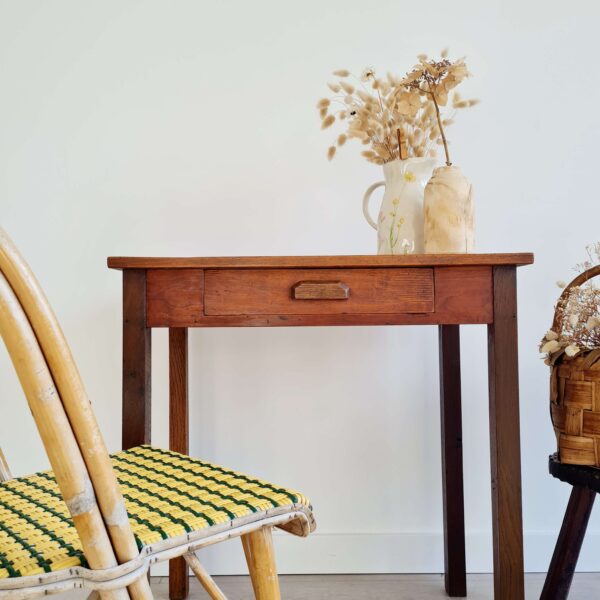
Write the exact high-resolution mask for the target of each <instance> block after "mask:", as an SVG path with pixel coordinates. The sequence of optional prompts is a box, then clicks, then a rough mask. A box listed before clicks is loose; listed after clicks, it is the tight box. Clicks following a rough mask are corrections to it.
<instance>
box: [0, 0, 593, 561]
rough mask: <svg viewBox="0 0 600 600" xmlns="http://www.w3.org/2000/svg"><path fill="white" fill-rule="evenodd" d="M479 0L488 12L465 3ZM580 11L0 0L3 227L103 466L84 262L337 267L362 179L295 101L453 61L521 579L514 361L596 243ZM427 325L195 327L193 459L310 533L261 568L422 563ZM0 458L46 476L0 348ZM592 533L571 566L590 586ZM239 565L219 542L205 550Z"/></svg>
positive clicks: (104, 393) (527, 398)
mask: <svg viewBox="0 0 600 600" xmlns="http://www.w3.org/2000/svg"><path fill="white" fill-rule="evenodd" d="M486 4H487V5H486ZM599 17H600V8H599V5H598V4H597V3H596V2H592V1H591V0H589V1H587V2H585V1H573V2H570V3H568V5H565V4H564V3H563V2H558V1H555V0H552V1H548V0H536V1H529V2H523V1H516V0H504V1H503V2H497V3H483V2H480V1H471V0H456V1H455V2H452V3H450V2H445V1H441V0H429V1H428V2H410V3H409V2H388V1H379V2H365V1H364V0H361V1H357V0H344V1H343V2H342V1H338V0H335V1H330V2H326V3H325V2H317V1H314V0H303V2H291V1H285V2H282V1H276V0H255V1H253V2H245V1H242V0H238V1H235V2H233V1H232V2H225V1H222V2H217V1H214V0H213V1H208V0H204V1H195V2H194V1H192V0H180V1H178V2H168V1H166V0H163V1H145V2H142V1H137V2H134V1H131V0H128V1H123V0H104V1H102V2H100V1H97V2H96V1H87V2H80V1H77V0H54V1H53V2H43V1H41V0H38V1H23V2H16V1H14V0H13V1H10V0H2V1H0V86H1V93H0V208H1V215H2V225H3V226H4V227H5V228H6V229H7V230H8V231H9V232H10V234H11V235H12V236H13V238H14V239H15V241H16V242H17V244H18V245H19V246H20V247H21V248H22V250H23V252H24V253H25V254H26V256H27V257H28V258H29V260H30V262H31V264H32V266H33V268H34V269H35V271H36V272H37V273H38V274H39V277H40V279H41V281H42V283H43V285H44V286H45V287H46V290H47V293H48V295H49V297H50V298H51V300H52V301H53V303H54V306H55V308H56V311H57V312H58V315H59V317H60V318H61V319H62V322H63V324H64V327H65V329H66V333H67V335H68V338H69V339H70V341H71V343H72V345H73V349H74V352H75V354H76V356H77V357H78V359H79V364H80V367H81V370H82V372H83V375H84V377H85V380H86V382H87V385H88V388H89V392H90V395H91V397H92V398H93V400H94V404H95V407H96V410H97V413H98V416H99V419H100V421H101V425H102V427H103V429H104V431H105V433H106V437H107V441H108V444H109V446H110V448H111V449H112V450H116V449H118V448H119V443H120V370H119V369H120V353H121V351H120V343H121V334H120V294H121V279H120V274H119V273H117V272H114V271H109V270H107V268H106V265H105V259H106V257H107V256H108V255H116V254H121V255H182V256H185V255H197V256H201V255H256V254H344V253H348V254H360V253H371V252H373V251H374V250H375V239H374V232H373V231H372V230H371V229H370V228H369V227H368V225H367V224H366V223H365V222H364V221H363V217H362V214H361V209H360V199H361V196H362V193H363V190H364V189H365V188H366V187H367V186H368V185H369V184H371V183H372V182H373V181H375V180H377V179H379V178H380V172H379V168H378V167H375V166H373V165H369V164H367V163H365V162H363V160H362V159H361V158H360V157H359V155H358V153H359V150H360V148H358V147H347V148H344V149H343V150H344V151H343V152H341V153H340V155H339V157H337V158H336V160H335V161H334V162H333V163H331V164H328V163H327V161H326V160H325V151H326V147H327V145H328V144H329V142H330V138H331V136H330V135H329V132H326V133H323V132H321V131H320V130H319V122H318V119H317V115H316V111H315V109H314V105H315V102H316V100H317V99H318V98H319V97H321V96H322V95H323V94H324V92H325V87H324V86H325V82H326V81H327V80H328V77H329V72H330V71H331V70H333V69H335V68H342V67H346V68H350V69H352V70H354V71H356V72H360V71H361V70H362V68H363V67H364V66H366V65H372V66H375V67H377V68H378V69H380V70H381V71H382V72H385V71H386V70H388V69H389V70H394V71H396V72H403V71H404V70H406V69H408V68H409V67H410V66H411V65H412V61H413V57H414V56H415V55H416V54H417V53H419V52H429V53H435V52H437V51H439V50H440V49H441V48H442V47H444V46H450V48H451V50H452V51H453V53H454V55H463V54H465V55H467V56H468V62H469V65H470V67H471V70H472V72H473V73H474V78H473V79H472V80H470V81H469V82H468V83H467V85H466V86H465V92H466V93H467V95H472V96H476V97H479V98H481V100H482V104H481V105H480V106H478V107H477V108H475V109H472V110H471V111H469V112H464V113H462V114H460V115H459V123H458V124H457V125H456V126H455V127H454V129H453V130H452V131H451V132H450V137H451V139H452V141H453V142H454V143H453V146H452V148H453V155H454V161H455V163H456V164H458V165H460V166H461V167H462V168H463V170H464V172H465V173H467V174H468V175H469V176H470V178H471V179H472V180H473V182H474V185H475V187H476V190H477V210H478V238H479V247H480V249H481V250H482V251H534V252H535V253H536V264H535V266H533V267H528V268H524V269H522V270H521V271H520V274H519V286H520V289H519V300H520V332H521V339H520V343H521V346H520V352H521V354H520V357H521V390H522V412H521V414H522V446H523V493H524V520H525V530H526V532H525V539H526V566H527V568H528V569H529V570H544V569H545V568H546V566H547V563H548V559H549V555H550V552H551V549H552V546H553V543H554V539H555V534H556V532H557V529H558V526H559V523H560V520H561V518H562V511H563V508H564V505H565V501H566V497H567V492H568V490H567V486H565V485H562V484H560V483H557V482H555V481H554V480H552V479H551V478H550V477H549V476H548V475H547V473H546V458H547V455H548V453H549V452H551V451H552V450H553V448H554V439H553V434H552V431H551V426H550V421H549V418H548V408H547V401H548V399H547V375H548V374H547V370H546V368H545V367H544V366H543V364H542V363H541V361H540V359H539V357H538V354H537V349H536V344H537V341H538V338H539V337H540V336H541V334H542V333H543V332H544V331H545V329H546V328H547V326H548V324H549V322H550V318H551V309H552V304H553V301H554V299H555V297H556V295H557V289H556V288H555V286H554V282H555V280H556V279H559V278H562V279H568V278H569V275H570V268H571V266H572V265H573V264H574V263H575V262H577V261H578V260H580V259H581V258H582V253H583V247H584V245H585V244H586V243H589V242H592V241H595V240H596V239H597V238H598V217H599V216H600V209H599V208H598V199H597V195H596V193H595V191H594V190H595V189H596V188H597V140H598V130H599V129H598V126H599V125H600V123H599V117H598V111H597V104H598V99H599V95H600V84H599V83H598V78H597V77H596V73H595V71H596V67H595V60H596V57H597V55H598V50H599V43H598V35H597V23H598V18H599ZM462 341H463V359H464V445H465V495H466V511H467V517H466V519H467V530H468V551H469V554H468V567H469V569H470V570H483V571H487V570H490V567H491V542H490V492H489V475H488V473H489V451H488V441H487V440H488V438H487V396H486V394H487V390H486V359H485V348H486V343H485V329H484V328H483V327H465V328H464V332H463V336H462ZM153 343H154V361H155V362H154V364H155V379H154V392H155V398H154V399H155V411H154V431H153V435H154V441H155V442H156V443H157V444H166V440H167V427H166V393H167V382H166V333H165V332H164V331H162V330H161V331H158V332H157V333H155V335H154V340H153ZM436 369H437V340H436V330H435V328H408V327H406V328H387V329H385V328H377V327H374V328H363V329H361V328H356V329H351V328H337V329H333V328H331V329H328V328H317V329H273V330H260V329H254V330H252V329H246V330H211V331H194V332H193V333H192V335H191V370H192V376H191V404H192V407H191V422H192V440H191V449H192V453H193V454H196V455H199V456H202V457H204V458H206V459H210V460H214V461H218V462H222V463H225V464H229V465H232V466H235V467H237V468H239V469H247V470H249V471H251V472H253V473H256V474H257V475H260V476H262V477H266V478H272V479H273V480H275V481H279V482H282V483H285V484H289V485H292V486H296V487H298V488H300V489H302V490H303V491H305V492H306V493H307V494H309V495H310V496H311V497H312V498H313V500H314V503H315V507H316V514H317V517H318V520H319V529H318V533H317V534H316V535H315V536H314V537H313V538H312V539H310V540H307V541H304V540H297V539H293V538H289V537H286V538H285V539H284V538H280V539H279V541H278V544H279V546H280V560H279V562H280V565H281V567H282V570H283V571H300V572H319V571H325V572H326V571H334V572H340V571H357V572H369V571H374V572H377V571H381V572H386V571H440V570H441V569H442V566H443V561H442V553H441V547H442V542H441V521H442V515H441V490H440V457H439V455H440V448H439V441H438V439H437V436H438V429H439V416H438V412H439V408H438V398H437V393H438V384H437V377H436V376H435V375H432V374H435V373H436ZM0 373H1V379H0V402H1V414H2V417H1V418H0V442H1V444H2V446H3V447H5V449H6V453H7V455H8V458H9V460H10V462H12V464H13V467H14V470H15V472H16V473H18V474H24V473H27V472H31V471H33V470H34V469H40V468H42V467H44V466H45V465H46V461H45V458H44V457H43V453H42V450H41V446H40V444H39V443H38V441H37V438H36V433H35V431H34V427H33V425H32V423H31V419H30V416H29V414H28V412H27V409H26V407H25V402H24V399H23V397H22V394H21V392H20V390H19V388H18V386H17V383H16V379H15V378H14V377H13V374H12V371H11V367H10V364H9V362H8V358H7V357H6V355H5V353H2V354H1V355H0ZM599 518H600V517H599V516H598V515H596V517H594V518H593V520H592V523H591V530H590V533H591V535H590V536H589V539H588V541H587V542H586V544H587V545H586V548H585V550H584V553H583V555H582V560H581V568H583V569H597V568H598V563H597V560H595V558H594V555H595V554H596V555H597V552H598V550H600V520H599ZM209 554H210V558H209V565H210V566H211V568H213V569H214V570H215V571H218V572H232V571H236V570H238V569H240V568H241V561H242V559H241V553H240V552H239V550H238V548H237V545H236V546H235V547H234V548H231V549H225V550H211V551H210V553H209Z"/></svg>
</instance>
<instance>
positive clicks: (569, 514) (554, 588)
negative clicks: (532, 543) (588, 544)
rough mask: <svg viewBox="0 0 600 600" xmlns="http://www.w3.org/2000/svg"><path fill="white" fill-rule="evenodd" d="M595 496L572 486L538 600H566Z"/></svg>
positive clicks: (588, 490) (590, 491) (586, 490)
mask: <svg viewBox="0 0 600 600" xmlns="http://www.w3.org/2000/svg"><path fill="white" fill-rule="evenodd" d="M595 498H596V492H594V491H592V490H590V489H588V488H585V487H579V486H573V490H572V491H571V497H570V498H569V504H568V505H567V511H566V513H565V518H564V520H563V524H562V527H561V528H560V533H559V534H558V540H557V541H556V547H555V548H554V554H553V555H552V560H551V561H550V568H549V569H548V574H547V575H546V581H545V583H544V589H543V590H542V594H541V596H540V600H566V598H567V596H568V595H569V589H570V587H571V582H572V581H573V574H574V573H575V567H576V566H577V559H578V558H579V551H580V550H581V545H582V543H583V538H584V537H585V530H586V529H587V524H588V520H589V518H590V514H591V512H592V507H593V506H594V500H595Z"/></svg>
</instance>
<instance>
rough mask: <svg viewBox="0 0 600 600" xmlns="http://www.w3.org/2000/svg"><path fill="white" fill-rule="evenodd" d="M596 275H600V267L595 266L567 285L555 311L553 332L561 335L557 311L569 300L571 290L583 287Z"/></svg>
mask: <svg viewBox="0 0 600 600" xmlns="http://www.w3.org/2000/svg"><path fill="white" fill-rule="evenodd" d="M596 275H600V265H595V266H593V267H591V268H589V269H588V270H587V271H584V272H583V273H580V274H579V275H577V277H575V279H573V281H571V283H569V285H567V286H566V287H565V289H564V290H563V292H562V294H561V295H560V297H559V299H558V302H557V303H556V308H555V309H554V320H553V321H552V330H553V331H556V333H559V330H558V326H559V322H558V311H557V309H558V307H559V306H560V305H561V304H562V301H563V300H566V299H567V296H568V294H569V292H570V291H571V289H572V288H574V287H578V286H580V285H583V284H584V283H585V282H586V281H589V280H590V279H592V278H593V277H596ZM560 325H561V329H562V323H560Z"/></svg>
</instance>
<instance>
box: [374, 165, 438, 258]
mask: <svg viewBox="0 0 600 600" xmlns="http://www.w3.org/2000/svg"><path fill="white" fill-rule="evenodd" d="M436 164H437V159H435V158H407V159H405V160H393V161H391V162H388V163H385V164H384V165H383V174H384V177H385V181H378V182H377V183H374V184H373V185H372V186H371V187H369V189H368V190H367V191H366V192H365V195H364V198H363V213H364V215H365V218H366V219H367V221H368V223H369V225H371V227H373V229H375V230H377V253H378V254H409V253H413V252H414V253H417V254H418V253H422V252H423V251H424V245H423V192H424V189H425V186H426V185H427V182H428V181H429V179H430V178H431V174H432V172H433V169H434V168H435V166H436ZM381 186H385V192H384V194H383V201H382V203H381V210H380V211H379V218H378V219H377V222H375V221H374V220H373V219H372V218H371V215H370V214H369V200H370V199H371V194H372V193H373V192H374V191H375V190H376V189H377V188H378V187H381Z"/></svg>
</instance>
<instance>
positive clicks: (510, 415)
mask: <svg viewBox="0 0 600 600" xmlns="http://www.w3.org/2000/svg"><path fill="white" fill-rule="evenodd" d="M493 289H494V322H493V323H492V324H491V325H489V326H488V361H489V367H488V372H489V392H490V442H491V469H492V526H493V542H494V598H495V599H496V600H523V598H524V595H525V591H524V581H523V517H522V506H521V449H520V445H521V444H520V427H519V373H518V344H517V273H516V268H515V267H514V266H500V267H494V268H493Z"/></svg>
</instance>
